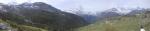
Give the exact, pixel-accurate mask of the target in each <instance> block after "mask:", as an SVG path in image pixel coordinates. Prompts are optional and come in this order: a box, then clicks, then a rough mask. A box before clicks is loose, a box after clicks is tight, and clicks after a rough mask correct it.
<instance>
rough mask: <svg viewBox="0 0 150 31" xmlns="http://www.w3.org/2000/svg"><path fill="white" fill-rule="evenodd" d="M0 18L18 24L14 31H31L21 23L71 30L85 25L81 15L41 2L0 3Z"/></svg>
mask: <svg viewBox="0 0 150 31" xmlns="http://www.w3.org/2000/svg"><path fill="white" fill-rule="evenodd" d="M0 18H1V19H2V21H5V22H7V23H10V25H13V26H15V27H18V26H19V27H18V29H17V30H16V31H27V30H28V31H32V30H30V29H27V30H26V29H24V28H20V27H22V25H23V26H25V27H32V28H34V27H35V28H37V29H40V28H41V29H45V30H48V31H72V30H74V29H75V28H78V27H82V26H85V25H87V22H85V20H84V19H83V18H82V17H80V16H78V15H75V14H71V13H67V12H63V11H60V10H59V9H56V8H54V7H52V6H50V5H48V4H45V3H42V2H35V3H23V4H19V5H7V4H0ZM38 31H40V30H38Z"/></svg>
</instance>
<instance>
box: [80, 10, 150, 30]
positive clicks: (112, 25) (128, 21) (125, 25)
mask: <svg viewBox="0 0 150 31" xmlns="http://www.w3.org/2000/svg"><path fill="white" fill-rule="evenodd" d="M141 26H144V28H145V29H146V31H150V11H148V10H147V11H146V12H144V13H140V14H135V15H130V16H128V15H125V16H118V17H111V18H110V17H109V18H106V19H104V20H102V21H98V22H96V23H94V24H91V25H89V26H86V27H81V28H79V31H139V30H140V27H141Z"/></svg>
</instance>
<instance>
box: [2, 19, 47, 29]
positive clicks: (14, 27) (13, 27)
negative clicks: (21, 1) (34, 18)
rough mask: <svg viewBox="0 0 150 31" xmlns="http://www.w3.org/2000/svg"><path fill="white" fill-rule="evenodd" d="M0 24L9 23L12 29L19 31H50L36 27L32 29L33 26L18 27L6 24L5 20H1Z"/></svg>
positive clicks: (13, 24)
mask: <svg viewBox="0 0 150 31" xmlns="http://www.w3.org/2000/svg"><path fill="white" fill-rule="evenodd" d="M0 23H7V24H8V25H10V27H12V29H17V30H18V31H48V30H46V29H41V28H36V27H32V26H26V25H18V24H15V23H12V22H6V21H3V20H0ZM0 31H6V30H0Z"/></svg>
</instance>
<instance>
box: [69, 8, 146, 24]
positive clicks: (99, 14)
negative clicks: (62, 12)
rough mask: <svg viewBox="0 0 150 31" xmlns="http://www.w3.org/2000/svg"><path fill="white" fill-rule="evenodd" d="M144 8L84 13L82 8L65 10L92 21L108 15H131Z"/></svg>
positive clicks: (140, 11) (142, 10)
mask: <svg viewBox="0 0 150 31" xmlns="http://www.w3.org/2000/svg"><path fill="white" fill-rule="evenodd" d="M145 11H146V8H138V7H137V8H111V9H107V10H104V11H102V12H95V13H96V15H95V14H92V13H85V12H84V11H82V10H69V11H66V12H70V13H73V14H77V15H79V16H82V17H83V18H84V19H85V20H86V21H88V22H92V21H95V20H102V19H105V18H109V17H117V16H132V15H135V14H140V13H142V12H145Z"/></svg>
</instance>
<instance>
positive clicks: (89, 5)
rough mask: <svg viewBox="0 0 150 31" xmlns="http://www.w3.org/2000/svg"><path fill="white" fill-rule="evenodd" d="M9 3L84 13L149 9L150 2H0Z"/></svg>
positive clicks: (78, 0)
mask: <svg viewBox="0 0 150 31" xmlns="http://www.w3.org/2000/svg"><path fill="white" fill-rule="evenodd" d="M0 2H1V3H10V2H17V3H23V2H45V3H47V4H50V5H52V6H54V7H56V8H58V9H61V10H69V9H74V8H79V7H80V6H82V7H83V8H84V10H85V11H103V10H106V9H109V8H119V7H125V8H136V7H142V8H150V0H30V1H29V0H0Z"/></svg>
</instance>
